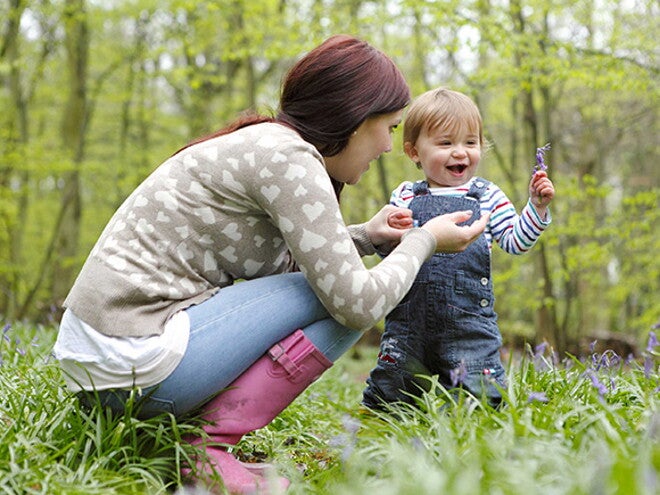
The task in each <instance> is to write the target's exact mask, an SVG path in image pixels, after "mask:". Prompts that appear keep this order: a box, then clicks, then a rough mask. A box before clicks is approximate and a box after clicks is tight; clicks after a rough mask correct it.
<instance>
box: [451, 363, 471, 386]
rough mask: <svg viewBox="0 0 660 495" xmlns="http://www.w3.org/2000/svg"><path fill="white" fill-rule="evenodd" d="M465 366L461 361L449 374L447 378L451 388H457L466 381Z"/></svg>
mask: <svg viewBox="0 0 660 495" xmlns="http://www.w3.org/2000/svg"><path fill="white" fill-rule="evenodd" d="M467 376H468V374H467V366H466V365H465V361H464V360H462V359H461V363H460V364H459V365H458V367H456V368H454V369H453V370H451V371H450V372H449V378H450V379H451V386H452V387H457V386H458V385H460V384H462V383H465V380H467Z"/></svg>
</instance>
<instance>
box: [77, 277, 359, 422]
mask: <svg viewBox="0 0 660 495" xmlns="http://www.w3.org/2000/svg"><path fill="white" fill-rule="evenodd" d="M186 312H187V313H188V316H189V318H190V340H189V342H188V347H187V349H186V353H185V355H184V356H183V359H182V360H181V362H180V363H179V365H178V366H177V368H176V369H175V370H174V371H173V372H172V373H171V374H170V375H169V376H168V377H167V378H166V379H165V380H163V381H162V382H161V383H159V384H158V385H155V386H153V387H147V388H145V389H143V390H142V394H141V400H140V401H139V411H138V415H139V416H142V417H149V416H154V415H156V414H158V413H161V412H169V413H172V414H174V415H175V416H182V415H185V414H187V413H189V412H191V411H193V410H195V409H196V408H197V407H199V406H200V405H202V404H204V403H205V402H207V401H208V400H209V399H210V398H211V397H213V396H214V395H215V394H217V393H218V392H219V391H221V390H223V389H224V388H226V387H227V386H228V385H230V384H231V383H232V382H233V381H234V380H235V379H236V378H238V376H239V375H241V374H242V373H243V372H244V371H245V370H246V369H248V368H249V367H250V365H252V364H253V363H254V362H255V361H256V360H257V359H259V358H260V357H261V356H263V355H264V353H265V352H266V351H267V350H268V349H270V347H272V346H273V345H274V344H275V343H277V342H279V341H280V340H282V339H283V338H285V337H286V336H288V335H290V334H291V333H293V332H294V331H295V330H297V329H302V330H303V331H304V332H305V335H306V336H307V338H309V339H310V340H311V341H312V343H313V344H314V345H315V346H316V347H317V348H318V349H319V350H320V351H321V352H322V353H323V354H324V355H325V356H326V357H327V358H328V359H329V360H330V361H335V360H337V358H339V357H340V356H341V355H342V354H344V353H345V352H346V351H347V350H348V349H349V348H350V347H351V346H353V345H354V344H355V343H356V342H357V341H358V339H359V338H360V337H361V336H362V334H361V333H360V332H358V331H355V330H351V329H349V328H347V327H345V326H343V325H341V324H339V323H338V322H337V321H336V320H334V319H333V318H332V317H331V316H330V315H329V314H328V312H327V310H326V309H325V307H324V306H323V305H322V304H321V302H320V301H319V300H318V299H317V297H316V295H315V294H314V292H313V291H312V289H311V288H310V287H309V284H308V283H307V280H305V277H304V276H303V275H302V274H301V273H288V274H282V275H273V276H270V277H263V278H260V279H256V280H250V281H244V282H239V283H237V284H234V285H232V286H229V287H226V288H223V289H221V290H220V291H218V293H217V294H215V295H214V296H213V297H211V298H210V299H207V300H206V301H204V302H203V303H201V304H198V305H196V306H191V307H190V308H188V309H187V310H186ZM98 394H99V396H100V399H101V401H102V403H104V404H107V405H109V406H110V407H112V408H113V409H114V410H116V411H117V412H120V413H121V412H122V411H123V410H124V403H125V401H126V397H128V394H129V392H128V391H125V390H108V391H100V392H98ZM90 399H91V398H90V396H89V394H87V398H86V401H87V402H89V401H90ZM83 400H84V401H85V398H83Z"/></svg>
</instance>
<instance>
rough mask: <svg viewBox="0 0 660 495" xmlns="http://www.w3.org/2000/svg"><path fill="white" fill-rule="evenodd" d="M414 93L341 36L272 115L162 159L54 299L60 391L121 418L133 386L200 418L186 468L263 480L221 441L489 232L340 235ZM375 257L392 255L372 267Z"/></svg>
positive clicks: (286, 89) (246, 426) (255, 419)
mask: <svg viewBox="0 0 660 495" xmlns="http://www.w3.org/2000/svg"><path fill="white" fill-rule="evenodd" d="M409 99H410V92H409V89H408V86H407V84H406V82H405V80H404V78H403V76H402V74H401V73H400V72H399V70H398V69H397V68H396V67H395V65H394V63H393V62H392V61H391V60H390V59H389V58H388V57H387V56H385V55H384V54H383V53H381V52H380V51H378V50H376V49H375V48H373V47H372V46H370V45H369V44H367V43H365V42H363V41H361V40H358V39H356V38H353V37H349V36H344V35H340V36H334V37H331V38H329V39H328V40H326V41H325V42H324V43H322V44H321V45H320V46H318V47H317V48H315V49H314V50H312V51H311V52H310V53H308V54H307V55H306V56H305V57H303V58H302V59H301V60H300V61H299V62H298V63H297V64H296V65H295V66H294V67H293V68H292V69H291V71H290V72H289V73H288V75H287V77H286V79H285V81H284V84H283V88H282V95H281V99H280V108H279V111H278V113H277V115H276V117H274V118H271V117H265V116H258V115H253V116H247V117H243V118H242V119H239V120H238V121H237V122H235V123H234V124H232V125H230V126H229V127H227V128H225V129H223V130H221V131H219V132H217V133H216V134H214V135H212V136H209V137H207V138H204V139H201V140H199V141H197V142H195V143H194V144H192V145H189V146H187V147H185V148H183V149H182V150H180V151H179V152H177V153H176V154H175V155H174V156H172V157H171V158H170V159H168V160H167V161H165V162H164V163H163V164H162V165H160V166H159V167H158V168H157V169H156V170H155V171H154V172H153V173H152V174H151V175H150V176H149V177H148V178H147V179H146V180H145V181H144V182H143V183H142V184H141V185H140V186H138V188H137V189H136V190H135V191H134V192H133V193H132V194H131V195H130V196H129V197H128V198H127V200H126V201H125V202H124V204H123V205H122V206H121V207H120V208H119V209H118V210H117V212H116V213H115V215H114V216H113V217H112V219H111V220H110V222H109V223H108V225H107V227H106V228H105V230H104V231H103V233H102V234H101V236H100V238H99V240H98V242H97V243H96V245H95V247H94V249H93V250H92V252H91V254H90V256H89V258H88V259H87V261H86V262H85V264H84V266H83V268H82V271H81V272H80V275H79V276H78V278H77V280H76V282H75V284H74V286H73V288H72V289H71V292H70V293H69V295H68V297H67V299H66V301H65V307H66V308H67V309H66V311H65V314H64V316H63V318H62V322H61V326H60V332H59V335H58V340H57V343H56V345H55V353H56V356H57V357H58V359H59V360H60V361H61V364H62V367H63V369H64V371H65V374H66V375H67V383H68V386H69V387H70V388H71V389H72V390H74V391H83V392H84V391H98V394H99V396H100V397H101V399H102V400H103V401H104V402H105V403H107V404H109V405H110V406H111V407H113V408H114V409H116V410H118V411H122V408H123V404H124V401H125V399H126V397H127V395H128V393H129V392H128V390H130V389H131V388H133V387H137V388H138V390H141V391H142V395H143V397H144V400H143V401H141V404H140V410H139V414H141V415H142V416H151V415H155V414H158V413H160V412H163V411H167V412H171V413H172V414H174V415H175V416H177V417H181V416H184V415H186V414H187V413H189V412H191V411H194V410H196V409H198V408H200V407H201V408H202V416H203V418H204V419H205V420H206V422H207V423H208V424H205V426H204V429H205V432H206V433H207V435H205V437H204V438H203V439H202V438H193V439H190V441H191V443H193V444H195V445H198V446H199V448H200V451H203V453H200V456H199V462H198V463H197V466H194V467H193V469H192V470H188V471H187V472H186V473H185V474H187V475H190V476H192V477H193V478H198V479H200V480H203V481H205V482H209V481H210V480H211V478H213V476H212V475H213V473H214V471H215V472H216V473H217V474H218V475H219V476H220V477H221V478H222V483H223V484H224V486H225V487H226V488H227V489H228V490H229V491H231V492H232V493H250V492H254V491H256V490H259V488H260V487H265V485H266V484H267V483H266V481H265V479H266V478H265V477H264V475H263V471H261V470H259V469H254V468H251V467H249V466H247V467H246V466H244V465H243V464H241V463H240V462H238V460H237V459H235V458H234V457H233V456H231V454H229V453H228V452H227V451H226V449H225V448H223V447H221V446H219V445H218V444H224V445H227V444H232V445H233V444H235V443H237V442H238V441H239V440H240V438H241V437H242V435H244V434H245V433H247V432H249V431H252V430H254V429H256V428H260V427H262V426H264V425H266V424H268V423H269V422H270V421H271V420H272V419H273V418H274V417H275V416H276V415H277V414H279V413H280V412H281V411H282V410H283V409H284V408H285V407H286V406H287V405H288V404H289V403H291V401H293V399H295V398H296V397H297V396H298V395H299V394H300V393H301V392H302V391H303V390H304V389H305V388H306V387H307V386H308V385H309V384H310V383H312V382H313V381H314V380H315V379H316V378H318V377H319V376H320V375H321V374H322V373H323V372H324V371H325V370H326V369H327V368H329V367H330V366H331V365H332V362H333V361H335V360H336V359H337V358H338V357H339V356H341V354H342V353H344V352H345V351H346V350H347V349H349V348H350V347H351V346H352V345H353V344H354V343H355V342H356V341H357V340H358V339H359V337H360V332H361V331H363V330H365V329H368V328H370V327H372V326H373V325H374V324H375V323H376V322H378V321H379V320H381V319H382V318H383V317H384V316H385V315H386V314H387V313H388V312H389V311H390V310H391V309H392V308H393V307H394V306H395V305H396V304H397V303H398V302H399V301H400V300H401V298H402V297H403V296H404V294H405V293H406V291H407V290H408V288H409V287H410V285H411V283H412V282H413V280H414V278H415V275H416V273H417V271H418V270H419V267H420V265H421V264H422V262H423V261H424V260H426V259H427V258H429V257H430V256H431V255H432V254H433V253H434V252H437V251H443V252H449V251H460V250H463V249H465V248H466V247H467V245H468V244H469V243H470V242H471V241H472V240H474V239H475V238H476V237H478V236H479V234H480V233H481V231H482V230H483V228H484V221H482V222H479V223H475V224H473V225H472V226H471V227H458V226H457V225H456V223H457V222H461V221H464V220H466V219H467V218H468V217H469V215H468V214H462V213H459V214H454V215H452V216H442V217H437V218H436V219H433V220H431V221H429V222H428V223H426V224H425V225H424V227H422V228H414V229H410V230H407V231H404V230H398V229H393V228H390V227H388V225H387V217H388V215H390V214H396V215H401V216H406V215H409V211H407V210H405V209H397V208H396V207H393V206H386V207H385V208H383V209H382V210H381V211H380V212H379V213H377V214H376V215H375V216H374V217H373V218H372V219H371V220H369V221H368V222H366V223H364V224H361V225H355V226H349V227H347V226H346V225H345V224H344V222H343V220H342V217H341V214H340V210H339V205H338V195H339V192H340V191H341V189H342V187H343V185H344V184H355V183H357V182H358V180H359V179H360V176H361V175H362V174H363V173H364V172H365V171H366V170H367V168H368V167H369V162H371V161H372V160H374V159H376V158H377V157H378V156H380V155H381V154H382V153H384V152H388V151H390V150H391V146H392V139H391V132H392V130H393V129H394V128H395V127H396V126H397V125H398V124H399V122H400V121H401V118H402V113H403V109H404V107H405V106H406V105H407V104H408V101H409ZM376 247H378V248H381V249H387V250H390V249H391V254H390V255H389V256H387V258H386V259H384V260H383V261H382V262H381V263H380V264H379V265H378V266H376V267H374V268H372V269H367V268H365V266H364V264H363V263H362V261H361V256H362V255H366V254H371V253H374V252H375V249H376ZM298 271H299V272H298ZM239 279H241V280H243V281H241V282H240V283H235V282H236V281H238V280H239ZM225 389H228V390H227V391H225V392H223V393H219V392H221V391H223V390H225ZM190 471H192V472H190ZM216 479H217V477H216ZM281 484H282V485H284V486H286V485H287V484H288V481H287V480H285V479H283V478H282V479H281Z"/></svg>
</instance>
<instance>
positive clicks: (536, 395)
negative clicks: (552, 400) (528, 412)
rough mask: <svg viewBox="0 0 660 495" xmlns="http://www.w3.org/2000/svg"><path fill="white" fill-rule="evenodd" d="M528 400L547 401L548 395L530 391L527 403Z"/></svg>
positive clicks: (528, 401)
mask: <svg viewBox="0 0 660 495" xmlns="http://www.w3.org/2000/svg"><path fill="white" fill-rule="evenodd" d="M530 402H548V396H547V395H545V392H530V394H529V396H528V397H527V403H528V404H529V403H530Z"/></svg>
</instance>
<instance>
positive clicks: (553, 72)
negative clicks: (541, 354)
mask: <svg viewBox="0 0 660 495" xmlns="http://www.w3.org/2000/svg"><path fill="white" fill-rule="evenodd" d="M659 14H660V6H659V4H658V2H657V1H656V0H620V1H613V0H581V1H573V0H570V1H569V0H508V1H505V0H444V1H443V0H438V1H430V0H374V1H366V0H264V1H259V2H254V1H252V0H217V1H199V0H198V1H192V0H157V1H156V0H96V1H91V0H0V88H1V89H0V319H1V320H5V321H6V322H12V321H17V320H24V321H29V322H37V323H50V322H53V321H56V320H57V318H58V315H59V312H60V304H61V302H62V300H63V299H64V297H65V296H66V293H67V292H68V290H69V288H70V286H71V284H72V283H73V280H74V279H75V276H76V274H77V272H78V270H79V269H80V267H81V265H82V263H83V262H84V260H85V258H86V256H87V254H88V253H89V251H90V249H91V247H92V246H93V243H94V242H95V240H96V238H97V237H98V235H99V234H100V232H101V230H102V229H103V227H104V225H105V223H106V222H107V220H108V219H109V217H110V216H111V215H112V213H113V212H114V210H115V209H116V208H117V207H118V206H119V205H120V204H121V202H122V201H123V200H124V199H125V198H126V196H127V195H128V194H129V193H130V192H131V191H132V189H133V188H134V187H135V186H136V185H137V184H138V183H139V182H140V181H141V180H143V179H144V178H145V177H146V176H147V175H148V174H149V173H150V172H151V171H152V170H153V169H154V168H155V167H156V166H157V165H158V164H159V163H160V162H161V161H162V160H164V159H165V158H167V157H168V156H169V155H171V154H172V153H173V152H175V151H176V150H177V149H179V148H180V147H181V146H183V145H184V144H186V143H187V142H188V141H190V140H192V139H193V138H195V137H198V136H200V135H204V134H208V133H210V132H212V131H213V130H216V129H217V128H219V127H221V126H222V125H223V124H225V123H227V122H228V121H230V120H231V119H232V118H234V117H235V116H236V115H237V114H238V113H239V112H241V111H243V110H245V109H248V108H252V109H257V110H258V111H261V112H271V111H273V110H274V108H275V106H276V104H277V97H278V91H279V85H280V82H281V80H282V77H283V75H284V74H285V72H286V70H287V69H288V68H289V67H290V66H291V65H292V63H293V62H294V61H295V60H296V59H298V58H299V57H300V56H301V55H302V54H303V53H305V52H306V51H307V50H309V49H311V48H312V47H313V46H315V45H316V44H318V43H320V42H321V41H322V40H323V39H325V38H327V37H328V36H330V35H332V34H336V33H350V34H354V35H356V36H359V37H361V38H364V39H366V40H368V41H370V42H371V43H373V44H374V45H375V46H377V47H378V48H380V49H382V50H383V51H384V52H386V53H387V54H388V55H390V56H391V57H392V58H393V59H394V60H395V62H396V63H397V64H398V66H399V67H400V68H401V69H402V70H403V72H404V73H405V74H406V77H407V79H408V81H409V83H410V85H411V88H412V92H413V96H416V95H418V94H420V93H422V92H423V91H425V90H427V89H430V88H433V87H436V86H448V87H451V88H454V89H457V90H461V91H464V92H466V93H467V94H469V95H470V96H471V97H472V98H473V99H474V100H475V101H476V102H477V103H478V105H479V107H480V108H481V111H482V115H483V118H484V124H485V132H486V136H487V139H488V140H489V142H490V145H491V146H490V149H489V150H488V152H487V153H486V156H485V158H484V160H482V164H481V165H480V170H479V174H480V175H482V176H484V177H487V178H488V179H490V180H492V181H494V182H495V183H497V184H498V185H500V186H501V187H502V188H503V189H504V190H505V192H507V194H508V195H509V197H510V198H511V199H512V200H513V201H514V203H515V204H516V206H517V208H518V209H519V210H520V208H522V206H523V205H524V202H525V201H526V198H527V183H528V180H529V177H530V174H531V170H532V167H533V165H534V157H535V151H536V148H537V147H539V146H542V145H544V144H545V143H548V142H549V143H551V146H552V147H551V150H550V152H549V153H548V155H547V160H546V161H547V162H548V164H549V173H550V176H551V178H552V180H553V182H554V183H555V187H556V191H557V194H556V198H555V200H554V201H553V204H552V215H553V225H552V227H551V228H550V229H549V230H548V231H547V232H546V233H545V234H544V236H543V238H542V240H541V241H540V243H539V244H538V245H537V246H536V247H535V248H534V250H533V252H531V253H529V254H528V255H526V256H523V257H512V256H508V255H505V254H504V253H503V252H501V251H500V250H499V248H497V247H495V248H494V250H493V253H494V254H493V266H494V284H495V290H496V298H497V302H496V310H497V312H498V314H499V316H500V326H501V329H502V332H503V335H504V340H505V345H514V344H516V343H518V342H521V341H528V342H534V343H538V342H541V341H544V340H545V341H547V342H549V343H550V344H551V345H552V346H553V348H554V349H555V350H557V351H559V352H563V351H565V350H568V351H571V352H573V353H579V352H580V349H581V346H582V348H584V346H585V345H588V343H589V342H591V341H593V340H594V339H599V340H600V342H603V343H607V342H610V343H611V342H614V341H615V340H617V341H619V343H620V344H624V345H625V347H624V348H623V349H621V348H619V352H620V353H622V354H627V352H629V351H630V352H632V351H634V349H635V346H636V345H638V344H641V343H642V342H643V341H645V339H646V336H647V334H648V331H649V330H650V329H651V328H652V327H654V326H655V325H657V324H658V322H659V321H660V297H658V296H659V295H660V260H659V253H660V234H659V233H658V226H659V221H658V220H659V217H660V208H658V206H659V198H660V179H659V177H660V173H659V172H658V158H659V157H660V153H659V147H658V108H659V104H660V86H659V84H658V80H659V78H658V75H659V67H658V53H659V50H658V41H657V40H658V39H660V21H659V18H660V16H659ZM400 138H401V136H400V131H398V132H397V133H396V135H395V148H394V151H393V152H392V153H390V154H388V155H386V156H384V157H382V158H381V159H380V160H379V161H378V162H377V163H376V164H374V166H372V170H371V171H370V172H369V173H367V174H366V175H365V176H364V177H363V179H362V181H361V182H360V184H358V185H357V186H354V187H350V188H347V189H346V190H345V193H344V196H343V198H342V209H343V211H344V214H345V217H346V219H347V222H349V223H357V222H361V221H364V220H365V219H366V218H368V217H369V216H370V215H371V214H373V213H375V212H376V211H377V210H378V209H379V208H380V207H381V206H382V205H383V204H385V203H386V202H387V201H388V199H389V194H390V191H391V190H392V189H393V188H394V187H395V186H397V185H398V184H399V183H400V182H401V181H402V180H415V179H417V178H421V175H420V172H419V171H418V170H417V169H416V168H415V166H414V165H413V164H412V163H411V162H410V161H409V160H408V159H407V158H406V157H405V155H404V154H403V152H402V151H401V142H400V141H401V139H400ZM376 262H377V259H368V260H367V263H370V264H373V263H376Z"/></svg>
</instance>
